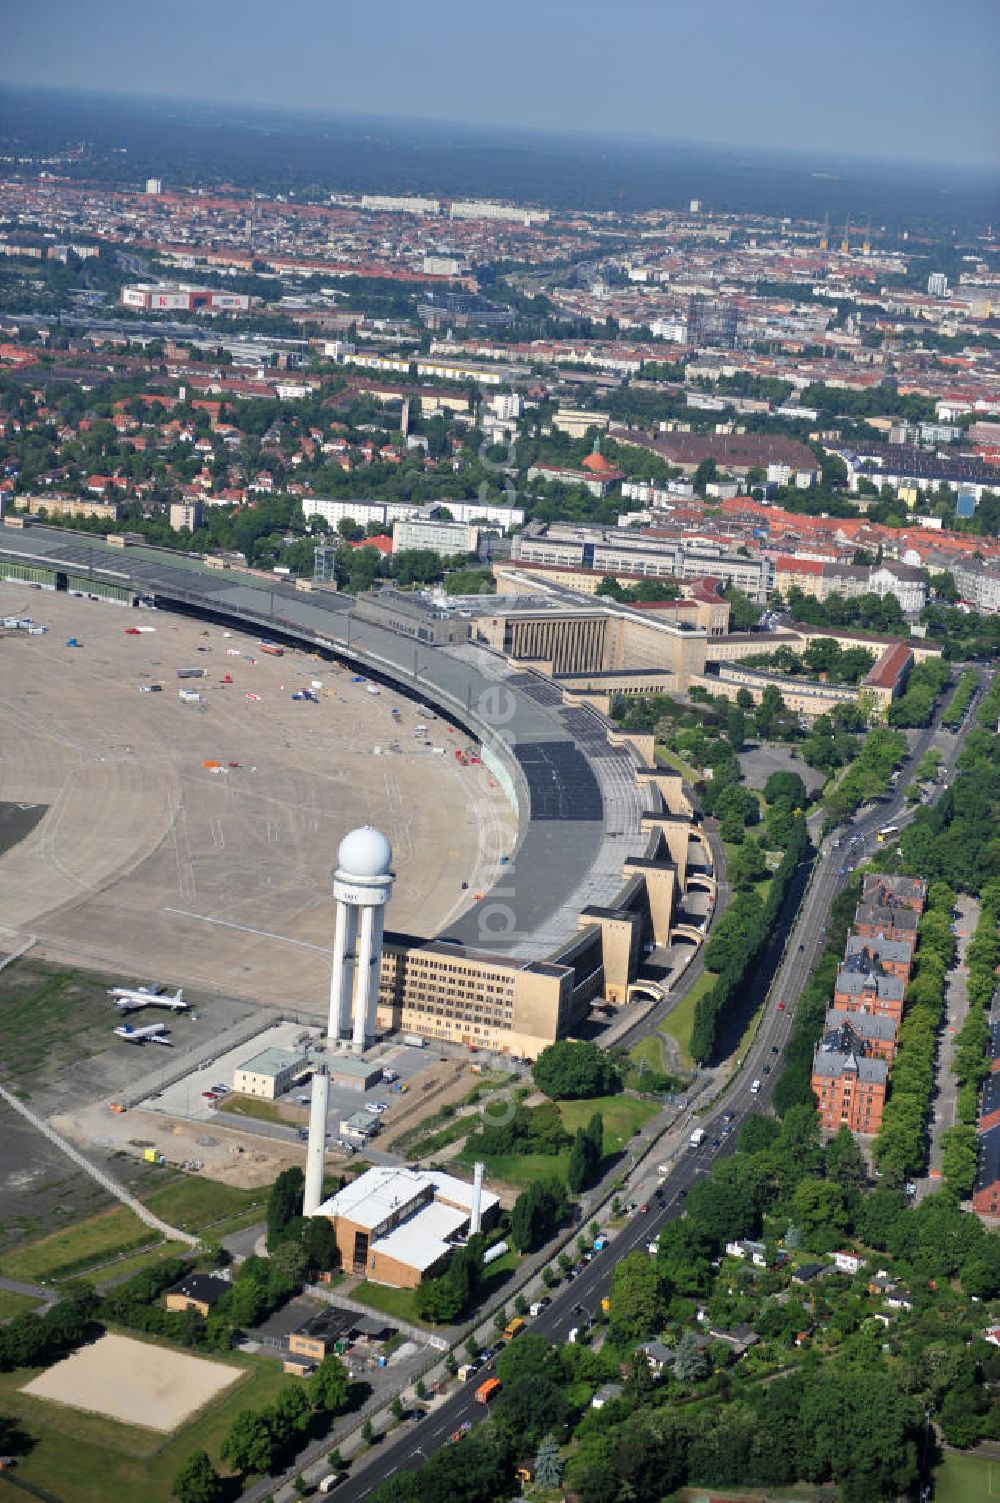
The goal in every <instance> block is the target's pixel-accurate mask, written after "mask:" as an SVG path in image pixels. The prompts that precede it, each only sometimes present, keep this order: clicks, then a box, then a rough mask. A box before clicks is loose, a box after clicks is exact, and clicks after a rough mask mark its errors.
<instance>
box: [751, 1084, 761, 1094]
mask: <svg viewBox="0 0 1000 1503" xmlns="http://www.w3.org/2000/svg"><path fill="white" fill-rule="evenodd" d="M759 1090H760V1081H759V1080H755V1081H753V1082H752V1084H751V1086H750V1094H751V1096H756V1094H757V1092H758V1091H759Z"/></svg>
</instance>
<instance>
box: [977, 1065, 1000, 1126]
mask: <svg viewBox="0 0 1000 1503" xmlns="http://www.w3.org/2000/svg"><path fill="white" fill-rule="evenodd" d="M994 1112H1000V1072H998V1073H997V1074H995V1075H987V1077H986V1079H985V1080H984V1081H983V1094H982V1096H981V1097H980V1100H979V1116H980V1119H982V1118H983V1117H990V1116H992V1115H993V1113H994Z"/></svg>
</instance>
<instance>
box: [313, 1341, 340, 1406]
mask: <svg viewBox="0 0 1000 1503" xmlns="http://www.w3.org/2000/svg"><path fill="white" fill-rule="evenodd" d="M349 1398H350V1376H349V1374H348V1371H347V1368H346V1367H345V1366H344V1364H343V1363H342V1362H341V1360H340V1358H339V1357H335V1356H334V1355H333V1354H332V1353H331V1354H330V1355H329V1356H327V1357H324V1358H323V1360H322V1362H321V1363H320V1364H319V1366H318V1367H317V1369H316V1371H315V1372H314V1373H313V1374H312V1376H311V1377H310V1379H309V1401H310V1403H311V1404H312V1406H313V1408H314V1409H316V1410H320V1411H322V1412H323V1413H325V1414H343V1413H344V1410H345V1409H346V1408H347V1405H348V1401H349Z"/></svg>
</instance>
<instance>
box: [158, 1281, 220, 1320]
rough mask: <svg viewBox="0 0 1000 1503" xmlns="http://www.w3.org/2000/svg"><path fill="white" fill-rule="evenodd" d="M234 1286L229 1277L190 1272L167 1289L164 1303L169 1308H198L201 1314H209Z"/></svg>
mask: <svg viewBox="0 0 1000 1503" xmlns="http://www.w3.org/2000/svg"><path fill="white" fill-rule="evenodd" d="M232 1287H233V1286H232V1284H231V1283H230V1282H229V1280H228V1279H220V1278H219V1277H218V1276H217V1275H216V1274H214V1273H189V1274H188V1275H187V1276H186V1277H185V1278H183V1279H181V1281H180V1283H179V1284H175V1285H174V1287H173V1288H172V1289H168V1290H167V1292H166V1294H165V1295H164V1296H163V1303H164V1305H165V1306H166V1307H167V1309H168V1310H197V1312H198V1314H199V1315H208V1313H209V1311H210V1310H212V1309H213V1308H214V1307H215V1306H216V1305H217V1304H218V1303H219V1301H220V1299H222V1298H224V1296H225V1295H227V1294H228V1293H229V1291H230V1290H231V1289H232Z"/></svg>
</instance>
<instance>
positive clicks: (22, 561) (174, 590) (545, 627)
mask: <svg viewBox="0 0 1000 1503" xmlns="http://www.w3.org/2000/svg"><path fill="white" fill-rule="evenodd" d="M217 565H218V561H217V560H201V559H195V558H193V557H190V556H183V555H179V554H174V553H170V552H167V551H160V550H156V549H153V548H148V547H146V546H143V545H140V544H139V543H138V542H135V543H133V542H132V541H131V540H130V539H129V540H126V539H120V540H112V541H109V542H104V541H101V540H98V539H94V540H93V541H91V540H89V539H87V538H84V537H82V536H81V535H79V534H72V533H69V532H64V531H60V530H57V529H53V528H46V527H43V526H39V525H34V526H31V527H18V526H3V527H2V528H0V579H7V580H12V581H17V582H19V583H22V584H25V585H32V586H35V587H37V588H40V589H42V590H46V589H49V590H69V591H74V592H76V593H78V594H81V595H87V596H93V597H96V598H102V599H107V600H110V601H114V602H117V603H121V604H123V605H136V604H140V603H143V604H149V605H156V606H158V607H160V608H163V609H167V610H173V611H179V612H185V613H189V614H194V615H197V616H199V617H202V618H204V619H206V620H211V621H214V622H217V623H220V624H223V625H227V626H234V627H239V628H242V629H244V630H248V631H251V632H263V633H266V634H267V635H268V636H269V637H272V638H274V639H275V640H277V641H278V642H281V643H284V644H286V645H288V646H293V647H300V648H302V649H305V650H308V651H310V652H314V653H319V654H322V655H323V656H325V657H327V658H328V659H331V660H336V661H338V662H340V663H341V664H343V665H348V666H350V667H351V668H352V671H354V672H358V673H363V674H364V675H365V676H366V677H367V678H369V679H371V680H374V681H375V682H377V683H378V682H381V683H385V684H391V685H392V687H393V689H394V690H395V691H396V692H397V693H399V694H400V695H405V696H407V697H409V698H410V699H411V700H413V701H414V702H415V703H416V704H417V705H418V706H420V707H426V709H427V710H428V711H429V712H430V713H433V714H435V715H438V716H440V717H441V718H442V719H443V720H446V721H447V722H448V723H450V724H451V725H454V726H455V727H458V728H460V729H461V730H462V731H463V732H464V733H465V734H466V735H467V736H468V738H469V740H470V742H473V743H475V746H476V750H477V754H478V755H479V756H481V758H482V761H483V762H484V764H485V765H486V767H487V768H488V769H489V773H490V776H491V777H492V778H494V779H495V780H496V782H497V784H498V786H499V787H501V788H502V789H503V790H504V792H505V794H506V796H507V798H508V800H509V801H510V804H511V806H512V809H513V810H514V812H515V814H516V817H517V828H518V837H517V843H516V846H515V848H514V849H513V851H512V852H511V854H510V858H509V860H508V861H506V862H505V864H504V865H502V867H501V868H500V875H499V878H498V880H497V881H496V882H495V884H494V886H493V887H492V888H491V889H489V890H488V891H485V892H484V893H482V894H471V893H470V895H469V897H470V903H469V906H468V907H467V908H466V909H465V911H464V912H463V913H461V914H460V915H459V916H458V917H457V918H456V919H455V920H454V922H452V923H449V924H448V925H447V926H446V927H445V929H443V930H442V931H441V932H440V933H438V934H437V935H435V936H434V937H433V938H431V939H428V938H421V937H417V936H413V935H407V934H401V933H397V932H395V931H394V930H393V928H392V905H391V902H387V904H386V906H385V910H384V932H382V933H381V934H380V936H379V937H380V941H381V943H380V950H379V963H378V967H377V970H378V977H377V996H375V997H373V998H372V1001H373V1003H374V1014H375V1026H376V1027H377V1029H378V1030H380V1031H385V1030H390V1029H391V1030H395V1031H401V1032H412V1033H416V1034H420V1035H421V1036H425V1037H427V1038H436V1039H441V1040H447V1041H451V1042H455V1043H462V1044H465V1045H468V1046H475V1047H483V1048H484V1049H491V1050H496V1051H501V1052H507V1053H510V1054H513V1055H518V1056H522V1057H528V1058H534V1057H535V1056H536V1055H537V1053H538V1051H539V1050H540V1049H542V1048H544V1046H545V1045H546V1044H548V1043H551V1042H552V1041H553V1040H554V1039H555V1038H557V1037H559V1036H560V1035H561V1034H564V1033H566V1032H567V1031H568V1030H569V1029H571V1028H572V1026H573V1025H574V1024H575V1023H576V1022H577V1021H578V1020H579V1019H581V1018H582V1017H584V1016H585V1015H586V1013H587V1012H588V1010H589V1008H590V1006H591V1005H592V1003H593V1002H594V1000H595V999H601V998H603V999H605V1000H606V1001H608V1002H610V1003H613V1004H622V1003H625V1002H627V1001H629V1000H630V998H631V997H632V996H633V995H634V994H635V992H636V990H637V988H638V989H639V990H646V991H647V993H648V992H650V991H651V992H652V994H653V995H655V994H656V987H655V984H653V983H650V982H648V981H640V980H639V979H638V978H639V971H640V968H641V965H642V962H643V959H644V956H645V955H646V954H647V953H648V952H649V951H650V950H651V949H653V948H657V949H659V948H661V947H662V948H664V949H666V948H667V947H669V946H671V945H675V946H677V945H685V944H686V945H696V944H697V943H699V942H700V939H701V937H702V933H703V931H704V928H705V927H706V924H707V919H708V916H709V914H710V911H711V907H712V903H713V901H714V894H715V876H714V860H713V850H712V846H711V844H710V842H709V839H708V836H707V835H706V833H705V832H704V830H703V828H702V825H701V822H700V819H699V816H698V815H697V813H696V811H695V810H694V809H693V808H692V805H691V803H690V802H689V800H688V798H687V796H686V794H685V792H684V790H683V788H682V785H681V779H680V777H679V775H678V774H676V773H674V772H672V771H669V770H665V769H662V768H657V767H656V765H655V761H654V757H653V744H652V737H651V736H648V735H639V734H636V735H633V734H626V733H622V732H619V731H618V730H616V728H615V727H614V725H613V724H612V722H611V721H610V720H609V719H608V718H607V716H606V714H605V709H606V706H607V703H608V694H609V692H612V691H614V690H615V688H616V686H617V683H618V682H620V683H621V687H622V688H623V689H625V691H626V692H637V690H636V686H635V685H633V683H632V681H631V680H632V678H634V674H632V675H631V676H629V675H626V674H624V673H622V672H621V670H616V669H615V668H614V666H613V665H609V662H608V658H607V651H606V649H605V648H600V649H599V650H598V649H597V648H595V645H594V644H595V643H597V641H598V638H602V640H603V637H607V638H608V639H609V640H610V636H611V634H612V633H613V632H616V633H618V635H621V634H622V633H624V632H631V631H634V632H635V633H640V632H642V633H644V634H645V635H646V636H649V634H650V633H654V632H655V634H656V636H655V639H653V638H652V637H651V638H650V640H651V641H652V647H651V649H650V651H649V654H648V656H649V661H650V664H651V665H652V664H653V663H654V662H655V663H656V664H657V669H656V672H657V675H658V676H662V674H663V673H666V672H667V671H669V672H673V673H678V674H683V673H686V672H688V671H692V669H693V671H697V665H698V662H699V661H700V662H701V663H702V664H703V663H704V656H705V639H706V637H707V635H708V630H707V629H706V628H704V627H700V626H692V625H691V624H690V623H684V624H678V623H668V622H656V623H655V624H654V625H650V623H649V622H648V621H640V619H639V617H638V614H637V613H636V614H635V617H634V621H633V619H632V613H630V612H629V610H628V608H627V607H619V606H616V605H615V603H614V602H601V603H600V605H597V604H596V603H595V602H593V601H591V602H588V603H587V606H586V608H585V609H584V608H582V607H580V606H579V605H573V604H572V603H570V602H567V601H565V600H563V599H561V598H560V597H559V596H558V594H550V595H548V596H545V595H542V594H540V595H538V596H537V597H536V596H534V595H530V596H529V595H528V594H527V592H525V593H524V594H523V595H519V593H518V591H517V590H516V589H515V590H514V591H512V592H511V593H510V594H508V595H504V596H483V597H478V598H477V599H476V600H475V601H462V602H460V603H459V604H458V606H457V607H456V606H451V607H446V606H443V605H441V604H435V603H434V602H432V601H430V600H428V599H426V598H424V597H418V596H413V595H404V594H401V593H399V592H397V591H395V590H391V589H386V590H382V591H379V592H373V594H372V595H370V596H366V597H362V598H361V599H359V600H357V601H356V600H355V599H354V598H353V597H349V596H344V595H339V594H337V593H336V591H335V590H333V589H331V588H329V587H324V586H321V585H312V586H311V585H309V584H307V583H306V582H303V581H299V583H298V585H297V586H296V585H295V584H293V583H292V582H290V581H288V580H281V579H277V578H275V577H273V576H268V575H265V574H264V573H263V572H256V571H252V570H247V569H243V568H237V567H232V568H230V567H225V566H221V567H220V566H217ZM602 623H604V624H603V625H602ZM644 640H645V637H644ZM699 649H700V659H699V658H698V653H699ZM644 650H645V649H644ZM692 653H693V654H694V660H695V661H694V663H693V665H692V664H691V662H690V661H689V660H690V659H691V655H692ZM647 677H648V674H647ZM345 834H346V829H345ZM333 854H334V853H332V852H331V858H332V856H333ZM363 854H364V853H363ZM368 854H370V853H368ZM338 875H339V874H338ZM377 875H378V876H379V877H380V878H381V875H382V873H381V872H379V873H378V874H377ZM696 894H697V897H696V898H695V895H696ZM378 922H379V924H381V922H382V910H381V909H380V910H379V918H378ZM332 927H333V926H332V924H331V929H332ZM331 938H332V935H331ZM331 1005H332V1004H331ZM359 1026H360V1027H362V1028H364V1029H365V1032H366V1034H367V1028H368V1026H370V1025H365V1024H362V1025H359Z"/></svg>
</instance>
